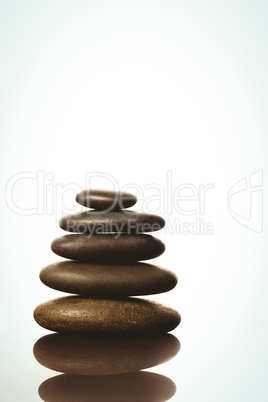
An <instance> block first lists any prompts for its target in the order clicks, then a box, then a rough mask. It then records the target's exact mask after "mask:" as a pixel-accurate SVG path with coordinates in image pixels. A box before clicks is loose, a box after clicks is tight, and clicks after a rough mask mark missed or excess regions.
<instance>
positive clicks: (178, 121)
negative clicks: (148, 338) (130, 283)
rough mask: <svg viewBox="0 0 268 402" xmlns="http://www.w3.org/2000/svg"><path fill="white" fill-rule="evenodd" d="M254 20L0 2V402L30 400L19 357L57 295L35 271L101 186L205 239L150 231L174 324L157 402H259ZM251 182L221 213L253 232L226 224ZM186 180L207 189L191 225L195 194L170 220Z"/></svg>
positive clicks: (156, 4)
mask: <svg viewBox="0 0 268 402" xmlns="http://www.w3.org/2000/svg"><path fill="white" fill-rule="evenodd" d="M267 8H268V7H267V2H265V1H264V0H257V1H254V2H253V1H246V2H245V1H242V0H232V1H231V0H227V1H225V2H212V1H191V2H186V1H170V0H166V1H149V0H144V1H135V2H134V1H114V0H112V1H82V0H77V1H62V0H57V1H50V0H48V1H25V0H20V1H8V2H4V1H2V2H1V11H0V18H1V23H0V30H1V54H0V57H1V67H0V68H1V94H0V102H1V112H2V117H1V121H0V130H1V151H2V156H1V164H2V166H1V172H0V173H1V181H2V184H3V187H2V188H3V195H2V197H1V203H2V204H1V206H2V208H1V209H2V231H1V238H2V242H1V244H2V259H1V262H2V268H1V284H2V286H1V299H2V302H1V307H2V314H1V338H2V339H1V343H0V345H1V356H3V357H1V369H2V373H1V381H3V387H2V390H1V400H3V401H5V402H6V401H7V402H8V401H12V402H13V401H27V402H30V401H37V400H39V399H38V394H37V388H38V386H39V384H40V383H41V382H42V381H44V380H45V379H46V378H48V377H51V376H53V375H54V373H53V372H51V371H49V370H47V369H45V368H44V367H41V366H39V365H38V364H37V363H36V362H35V360H34V358H33V356H32V346H33V344H34V342H35V341H36V340H37V339H38V338H39V337H41V336H42V335H44V334H46V333H48V332H47V331H45V330H43V329H42V328H39V327H38V325H37V324H36V323H35V322H34V320H33V318H32V311H33V309H34V308H35V306H36V305H37V304H39V303H40V302H42V301H45V300H48V299H50V298H53V297H57V296H59V295H60V293H59V292H56V291H52V290H49V289H48V288H46V287H45V286H44V285H42V284H41V283H40V282H39V279H38V275H39V271H40V270H41V268H43V267H44V266H45V265H47V264H50V263H52V262H55V261H58V260H59V257H57V256H55V255H53V253H52V252H51V250H50V243H51V241H52V240H53V238H55V237H57V236H60V235H62V234H63V233H62V231H61V230H60V229H59V228H58V226H57V222H58V220H59V218H60V217H61V214H62V213H66V212H67V211H70V210H71V209H72V208H75V201H74V196H75V193H76V190H77V189H78V188H85V186H87V184H88V183H87V177H91V178H92V185H94V187H99V188H101V187H104V188H109V186H110V187H112V181H111V179H107V175H109V177H110V178H113V180H114V181H115V183H116V185H118V188H126V189H127V188H129V189H131V188H132V189H133V192H135V193H136V194H137V195H138V196H139V199H140V201H139V204H138V205H137V208H138V209H143V210H145V211H146V212H153V211H156V212H158V213H160V214H161V215H163V216H164V217H165V218H166V220H167V221H168V222H169V223H171V224H172V222H175V221H178V220H179V222H180V225H181V223H186V225H190V224H191V223H193V222H200V221H198V219H204V220H205V222H209V223H210V224H211V225H212V227H213V234H204V233H203V232H202V228H201V229H200V228H199V229H198V230H199V234H196V233H194V230H195V229H193V228H194V226H190V228H192V229H190V233H189V234H188V235H186V234H185V233H182V232H181V231H180V230H178V231H177V232H175V233H173V234H172V233H170V231H168V230H166V231H161V232H159V233H157V234H156V236H159V238H161V239H162V240H163V241H164V242H165V243H166V246H167V249H166V252H165V254H164V255H162V256H161V257H159V258H158V259H156V260H155V263H158V264H159V265H162V266H164V267H166V268H169V269H171V270H173V271H174V272H176V274H177V275H178V278H179V282H178V286H177V288H176V289H174V290H172V291H171V292H170V293H168V294H163V295H158V296H152V297H151V298H152V299H155V300H159V301H162V302H163V303H166V304H169V305H171V306H173V307H175V308H176V309H178V310H179V311H180V313H181V315H182V323H181V325H180V326H179V327H178V329H176V330H175V331H174V334H175V335H176V336H177V337H178V338H179V340H180V342H181V345H182V347H181V351H180V353H179V354H178V356H177V357H176V358H175V359H173V360H172V361H170V362H168V363H166V364H164V365H162V366H159V367H155V368H153V369H151V370H150V371H153V372H158V373H161V374H164V375H166V376H168V377H170V378H171V379H172V380H173V381H175V383H176V385H177V393H176V395H175V396H174V397H173V398H172V401H173V400H174V401H181V402H203V401H206V402H213V401H215V400H217V401H218V402H221V401H222V402H223V401H228V402H240V401H243V402H251V401H253V400H254V401H258V402H264V401H266V400H267V397H268V389H267V381H266V379H267V378H266V377H267V368H268V367H267V358H268V356H267V335H268V334H267V332H268V326H267V301H268V297H267V279H268V278H267V276H268V275H267V258H266V248H267V246H266V244H267V226H266V201H265V191H266V186H267V183H266V174H267V100H268V97H267V93H268V85H267V69H268V56H267V39H268V28H267V11H268V10H267ZM259 170H261V172H263V187H259V188H258V191H259V192H258V193H257V194H258V196H257V199H254V200H255V201H256V202H254V203H252V205H251V204H250V200H251V198H250V196H251V195H250V194H251V193H250V190H249V191H244V192H242V193H241V194H239V195H238V197H237V198H235V197H234V199H233V201H232V202H233V204H232V205H233V207H234V208H235V211H236V212H235V213H236V214H239V215H241V216H243V217H246V220H247V225H246V226H250V225H251V224H252V225H253V226H254V225H255V226H254V227H255V231H254V230H251V229H250V228H249V227H246V226H243V225H241V224H239V222H237V221H236V220H235V219H233V217H231V215H230V213H229V211H228V206H227V196H228V191H229V189H230V188H231V187H232V186H233V185H234V184H235V183H236V182H238V181H239V180H241V179H243V178H245V179H247V180H248V178H249V175H250V174H252V173H254V172H256V171H259ZM18 174H21V176H18ZM14 175H15V179H14ZM260 175H261V173H260V174H259V176H258V177H259V178H260V177H261V176H260ZM12 177H13V179H12ZM27 177H28V178H27ZM36 177H38V180H35V178H36ZM105 177H106V178H105ZM18 178H20V179H21V180H19V181H16V182H15V180H16V179H18ZM12 180H13V182H14V183H15V184H14V186H13V188H12V191H11V185H10V183H13V182H12ZM186 183H188V184H190V185H191V188H192V189H197V190H198V189H199V188H200V187H199V186H200V185H201V186H202V185H208V184H210V185H211V188H210V189H209V190H208V191H207V193H206V195H205V198H204V200H205V204H204V211H201V213H200V211H198V208H199V207H200V202H201V201H200V200H201V198H200V197H199V195H200V194H199V193H198V194H197V195H198V197H197V198H196V200H194V197H193V198H192V199H191V200H190V201H188V202H187V203H185V204H183V201H182V202H181V203H180V204H179V206H180V210H179V208H178V204H176V192H175V190H176V188H178V186H180V185H185V184H186ZM259 184H261V182H260V183H259ZM6 185H7V194H6V196H7V203H6V202H5V201H4V199H5V194H4V192H5V186H6ZM157 189H158V190H157ZM189 191H190V195H192V196H193V193H191V190H189V189H188V195H189ZM261 191H263V193H262V192H261ZM160 192H161V193H160ZM262 194H263V204H264V207H263V216H262V207H261V198H260V197H259V196H261V195H262ZM149 197H152V198H151V199H150V200H149ZM153 198H154V199H153ZM174 199H175V201H174ZM148 200H149V201H148ZM252 200H253V199H252ZM14 203H16V205H17V207H15V206H14ZM7 204H8V205H7ZM176 205H177V206H176ZM251 207H252V210H251ZM32 208H37V210H36V211H32V213H31V214H30V215H27V214H28V213H30V212H29V211H28V212H27V211H26V210H27V209H32ZM182 208H184V210H185V211H188V212H189V211H190V210H196V211H194V213H193V215H189V214H187V213H182V211H181V209H182ZM133 209H134V208H133ZM250 213H252V214H251V215H250ZM236 216H237V215H236ZM250 216H251V217H252V219H253V220H250ZM261 221H263V230H262V231H261ZM240 222H241V219H240ZM244 222H245V220H244ZM184 226H185V225H184ZM180 227H181V226H180Z"/></svg>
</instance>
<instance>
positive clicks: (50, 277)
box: [40, 261, 177, 298]
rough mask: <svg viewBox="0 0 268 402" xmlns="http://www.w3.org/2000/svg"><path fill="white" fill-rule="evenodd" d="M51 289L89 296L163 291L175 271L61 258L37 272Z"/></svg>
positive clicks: (173, 282) (171, 284)
mask: <svg viewBox="0 0 268 402" xmlns="http://www.w3.org/2000/svg"><path fill="white" fill-rule="evenodd" d="M40 279H41V281H42V282H43V283H44V284H45V285H47V286H49V287H50V288H52V289H56V290H60V291H62V292H67V293H74V294H80V295H83V296H89V297H104V298H110V297H118V298H119V297H126V296H141V295H150V294H155V293H162V292H167V291H169V290H171V289H173V288H174V287H175V286H176V284H177V277H176V275H175V274H174V273H173V272H171V271H168V270H166V269H164V268H160V267H157V266H155V265H152V264H145V263H141V262H137V263H135V264H128V265H124V264H121V265H119V264H113V265H108V264H105V265H104V264H87V263H82V262H77V261H61V262H56V263H54V264H50V265H48V266H47V267H45V268H43V269H42V271H41V272H40Z"/></svg>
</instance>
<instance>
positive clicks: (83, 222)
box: [60, 211, 165, 234]
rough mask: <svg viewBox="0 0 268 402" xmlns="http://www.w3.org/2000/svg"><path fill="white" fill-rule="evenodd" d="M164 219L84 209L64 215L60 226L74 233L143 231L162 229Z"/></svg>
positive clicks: (127, 212) (153, 216) (140, 214)
mask: <svg viewBox="0 0 268 402" xmlns="http://www.w3.org/2000/svg"><path fill="white" fill-rule="evenodd" d="M164 226H165V221H164V219H163V218H161V216H158V215H152V214H145V213H137V212H134V211H125V212H123V211H113V212H105V213H104V212H102V211H84V212H79V213H78V214H73V215H66V216H64V217H63V218H62V219H61V220H60V227H61V228H62V229H64V230H67V231H68V232H76V233H96V234H100V233H110V232H114V233H143V232H154V231H156V230H159V229H162V228H163V227H164Z"/></svg>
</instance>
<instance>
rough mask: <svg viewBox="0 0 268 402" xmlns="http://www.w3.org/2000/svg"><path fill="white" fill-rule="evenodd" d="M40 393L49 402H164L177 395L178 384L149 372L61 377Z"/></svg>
mask: <svg viewBox="0 0 268 402" xmlns="http://www.w3.org/2000/svg"><path fill="white" fill-rule="evenodd" d="M38 393H39V396H40V398H41V399H42V400H43V401H46V402H63V401H64V402H90V401H91V402H126V401H127V402H137V401H138V402H164V401H168V400H169V399H170V398H172V397H173V396H174V395H175V393H176V385H175V384H174V382H173V381H172V380H171V379H170V378H168V377H166V376H163V375H161V374H155V373H150V372H147V371H140V372H137V373H127V374H118V375H110V376H94V377H91V376H78V375H68V374H61V375H57V376H55V377H52V378H49V379H48V380H46V381H44V382H43V383H42V384H41V385H40V387H39V390H38Z"/></svg>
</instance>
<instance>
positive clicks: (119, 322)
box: [34, 296, 180, 337]
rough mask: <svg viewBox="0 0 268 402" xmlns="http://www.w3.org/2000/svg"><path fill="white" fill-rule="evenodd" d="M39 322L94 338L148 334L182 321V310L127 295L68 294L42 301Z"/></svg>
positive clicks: (163, 329) (35, 316)
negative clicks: (124, 297) (117, 297)
mask: <svg viewBox="0 0 268 402" xmlns="http://www.w3.org/2000/svg"><path fill="white" fill-rule="evenodd" d="M34 318H35V320H36V322H37V323H38V324H39V325H41V327H44V328H46V329H49V330H51V331H55V332H61V333H73V334H84V335H89V336H93V337H101V336H104V337H113V336H124V337H147V336H157V335H162V334H164V333H166V332H169V331H172V330H173V329H174V328H176V327H177V326H178V325H179V323H180V315H179V313H178V312H177V311H176V310H174V309H172V308H170V307H166V306H164V305H161V304H159V303H156V302H153V301H149V300H144V299H138V298H127V299H121V300H112V299H88V298H83V297H81V296H67V297H62V298H59V299H54V300H49V301H47V302H45V303H42V304H40V305H39V306H37V307H36V309H35V311H34Z"/></svg>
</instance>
